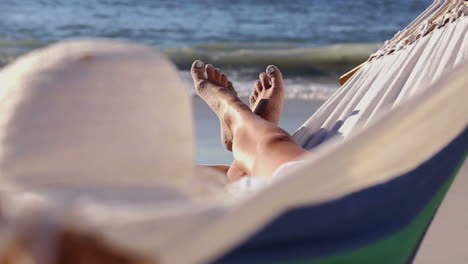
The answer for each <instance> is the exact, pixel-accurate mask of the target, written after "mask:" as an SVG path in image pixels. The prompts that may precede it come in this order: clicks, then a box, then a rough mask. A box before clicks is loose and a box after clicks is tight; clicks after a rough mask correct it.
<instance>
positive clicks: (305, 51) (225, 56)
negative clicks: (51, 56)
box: [0, 40, 381, 76]
mask: <svg viewBox="0 0 468 264" xmlns="http://www.w3.org/2000/svg"><path fill="white" fill-rule="evenodd" d="M47 44H48V43H47V42H44V41H39V40H18V41H8V40H6V41H2V40H0V66H2V65H5V64H7V63H9V62H11V61H12V60H14V59H15V58H16V57H18V56H20V55H22V54H24V53H26V52H28V51H30V50H33V49H36V48H40V47H43V46H45V45H47ZM380 45H381V44H378V43H353V44H334V45H328V46H319V47H305V46H300V45H297V44H291V43H282V42H272V43H229V42H216V43H204V44H199V45H192V46H185V47H178V48H162V52H163V53H164V54H166V55H167V56H168V57H169V58H170V60H171V61H172V62H174V63H175V64H176V65H177V67H178V68H179V69H180V70H187V69H189V68H190V65H191V64H192V62H193V60H195V59H201V60H203V61H205V62H207V63H213V64H215V65H216V66H217V67H220V68H223V69H229V68H231V69H237V70H238V69H241V68H242V69H244V70H246V71H249V70H251V71H250V72H252V73H254V72H258V71H261V70H264V69H265V67H266V66H267V65H269V64H275V65H277V66H278V67H280V69H281V71H282V72H284V73H291V74H292V73H295V74H298V75H304V74H307V75H312V76H336V75H339V74H342V73H344V72H346V71H347V70H349V69H351V68H352V67H354V66H356V65H358V64H360V63H362V62H363V61H365V60H366V59H367V58H368V57H369V54H371V53H372V52H374V51H375V50H377V49H378V48H379V47H380Z"/></svg>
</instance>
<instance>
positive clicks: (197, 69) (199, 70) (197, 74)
mask: <svg viewBox="0 0 468 264" xmlns="http://www.w3.org/2000/svg"><path fill="white" fill-rule="evenodd" d="M204 65H205V63H204V62H203V61H201V60H196V61H194V62H193V63H192V69H191V71H190V72H191V74H192V78H193V80H194V81H195V82H196V81H199V80H204V79H205V67H204Z"/></svg>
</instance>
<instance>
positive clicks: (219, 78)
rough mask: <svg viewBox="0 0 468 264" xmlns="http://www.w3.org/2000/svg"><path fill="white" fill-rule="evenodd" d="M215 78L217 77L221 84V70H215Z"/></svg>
mask: <svg viewBox="0 0 468 264" xmlns="http://www.w3.org/2000/svg"><path fill="white" fill-rule="evenodd" d="M214 77H215V80H216V81H217V82H218V83H219V84H221V70H220V69H218V68H215V70H214Z"/></svg>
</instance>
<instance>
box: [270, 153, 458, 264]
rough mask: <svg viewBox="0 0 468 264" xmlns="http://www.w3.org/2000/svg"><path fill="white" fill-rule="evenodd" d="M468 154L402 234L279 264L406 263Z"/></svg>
mask: <svg viewBox="0 0 468 264" xmlns="http://www.w3.org/2000/svg"><path fill="white" fill-rule="evenodd" d="M466 156H467V154H466V153H465V155H464V157H463V158H462V161H461V162H460V164H459V165H458V166H457V168H456V169H455V170H454V172H453V173H452V174H451V175H450V177H449V178H448V179H447V181H446V182H445V183H444V184H443V185H442V186H441V188H440V189H439V191H438V192H437V193H436V195H435V196H434V198H433V199H432V200H431V201H430V202H429V203H428V204H427V205H426V206H425V208H424V209H423V211H421V213H419V214H418V216H416V217H415V219H414V220H413V221H412V222H411V223H410V224H409V225H408V226H407V227H405V228H403V229H402V230H401V231H399V232H397V233H395V234H393V235H391V236H389V237H388V238H385V239H382V240H379V241H376V242H375V243H373V244H370V245H368V246H364V247H361V248H359V249H356V250H352V251H348V252H344V253H342V254H338V255H332V256H326V257H322V258H318V259H313V260H299V261H286V262H276V263H282V264H337V263H346V264H363V263H379V264H386V263H388V264H398V263H401V264H403V263H407V261H408V258H409V257H410V256H411V254H412V253H413V252H414V250H415V249H416V246H417V245H418V242H419V239H420V238H421V236H422V235H423V232H424V230H425V229H426V227H427V226H428V225H429V223H430V221H431V219H432V217H433V216H434V214H435V212H436V211H437V208H438V207H439V205H440V203H441V202H442V199H443V198H444V196H445V194H446V193H447V191H448V189H449V188H450V185H451V184H452V182H453V180H454V179H455V176H456V175H457V174H458V172H459V170H460V168H461V167H462V165H463V162H464V161H465V159H466Z"/></svg>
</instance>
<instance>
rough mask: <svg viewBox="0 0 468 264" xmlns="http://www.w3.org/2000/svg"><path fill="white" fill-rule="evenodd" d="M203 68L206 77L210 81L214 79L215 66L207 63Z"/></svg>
mask: <svg viewBox="0 0 468 264" xmlns="http://www.w3.org/2000/svg"><path fill="white" fill-rule="evenodd" d="M205 69H206V76H207V77H208V79H209V80H210V81H214V80H216V78H215V68H214V67H213V65H211V64H207V65H206V67H205Z"/></svg>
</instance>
